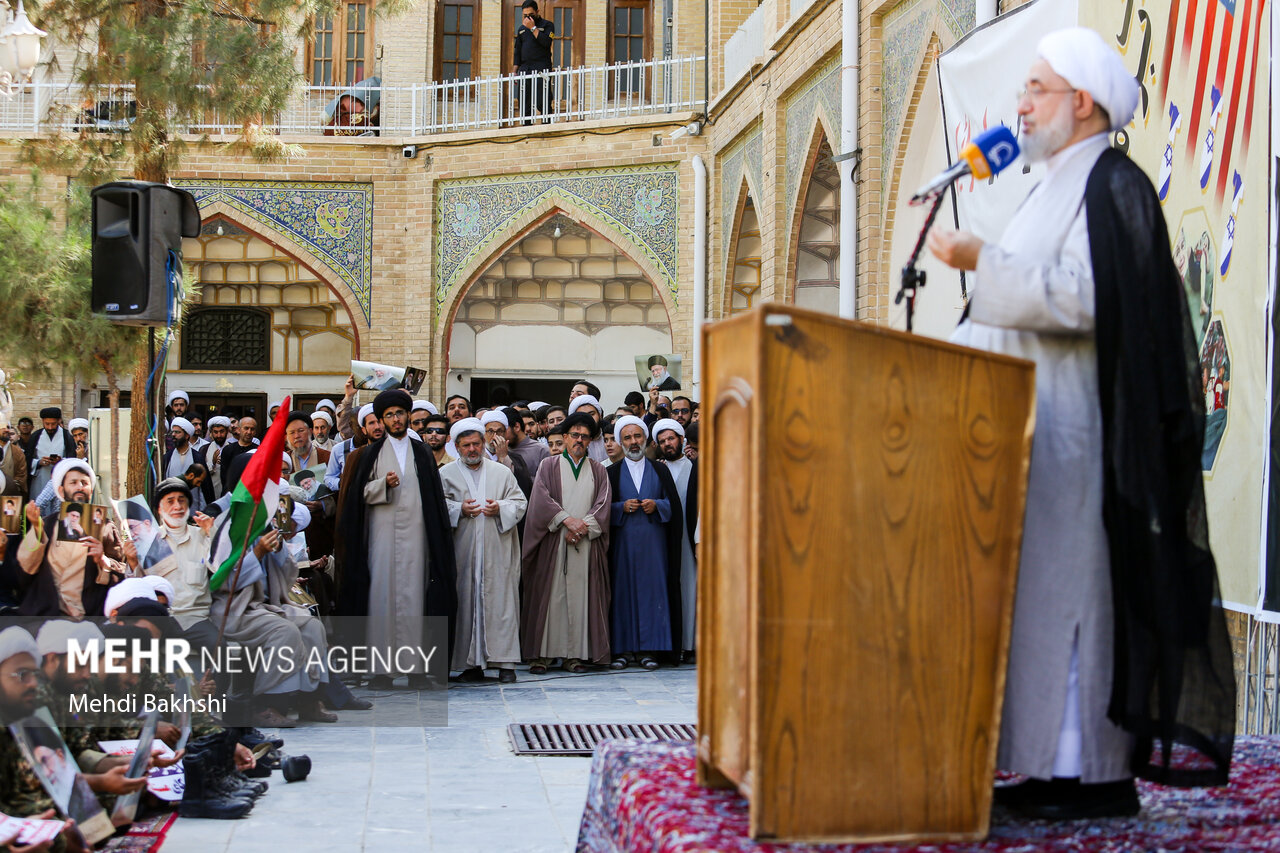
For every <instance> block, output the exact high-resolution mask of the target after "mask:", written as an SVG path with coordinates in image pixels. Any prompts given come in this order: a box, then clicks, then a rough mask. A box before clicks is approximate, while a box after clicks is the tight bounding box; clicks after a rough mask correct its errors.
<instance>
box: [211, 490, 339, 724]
mask: <svg viewBox="0 0 1280 853" xmlns="http://www.w3.org/2000/svg"><path fill="white" fill-rule="evenodd" d="M293 519H294V522H295V524H296V525H297V529H298V530H303V529H305V528H306V526H307V524H308V523H310V521H311V514H310V513H309V512H308V511H307V508H306V507H305V506H303V505H302V504H294V508H293ZM224 535H225V534H224ZM215 550H216V549H215ZM239 572H240V574H239V577H238V578H236V577H235V576H234V575H233V576H231V577H228V578H227V579H226V581H225V583H223V584H222V586H221V587H220V588H219V589H217V590H215V591H214V593H213V604H212V607H211V608H210V616H211V618H212V620H213V621H214V623H215V624H219V623H221V622H222V621H223V620H224V619H225V620H226V631H225V634H224V636H225V637H226V639H228V640H233V641H235V642H236V643H239V644H240V645H241V646H244V647H247V649H248V650H250V651H249V653H248V654H246V655H245V656H244V657H245V660H246V661H249V660H252V650H254V649H273V650H274V655H273V657H272V658H271V661H270V662H269V663H267V664H266V665H264V666H262V667H260V668H259V669H258V670H257V671H256V672H255V675H254V687H253V693H254V695H255V696H256V697H258V700H259V705H260V708H259V710H258V711H257V713H256V715H255V717H254V724H255V725H257V726H261V727H263V728H292V727H293V726H294V725H295V723H294V721H293V720H291V719H290V718H289V717H287V716H285V713H286V712H287V711H288V709H289V708H290V706H297V708H298V719H299V720H309V721H312V722H318V723H334V722H337V720H338V716H337V715H336V714H331V713H329V712H328V711H326V710H325V708H324V704H323V702H322V701H321V698H322V690H323V688H324V685H325V684H326V683H327V682H328V681H329V673H328V671H327V670H326V669H325V668H324V666H323V660H324V658H325V655H326V652H327V649H328V640H327V639H326V637H325V632H324V626H323V625H322V624H321V622H320V620H319V619H317V618H316V617H314V616H312V615H311V613H310V612H309V611H307V610H305V609H303V608H301V607H297V606H295V605H293V604H291V603H289V600H288V598H287V594H288V591H289V589H290V588H291V587H292V586H293V585H294V583H295V582H296V581H297V579H298V565H297V563H296V562H294V559H293V556H292V555H291V554H290V552H289V549H288V548H284V547H283V540H282V538H281V533H280V531H278V530H276V529H274V528H272V529H268V530H267V532H266V533H265V534H263V535H262V536H261V537H259V539H258V541H257V542H255V543H254V545H253V548H252V549H251V550H249V551H246V552H245V555H244V560H243V562H242V563H241V565H240V569H239ZM233 584H234V588H233V586H232V585H233Z"/></svg>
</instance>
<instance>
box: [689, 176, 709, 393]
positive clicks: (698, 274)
mask: <svg viewBox="0 0 1280 853" xmlns="http://www.w3.org/2000/svg"><path fill="white" fill-rule="evenodd" d="M693 220H694V221H693V365H692V367H693V371H692V376H693V394H694V397H695V398H696V397H697V395H698V391H699V390H700V389H701V387H702V327H703V325H704V324H705V323H706V322H707V166H706V164H705V163H703V162H702V155H701V154H695V155H694V156H693Z"/></svg>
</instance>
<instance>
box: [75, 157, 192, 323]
mask: <svg viewBox="0 0 1280 853" xmlns="http://www.w3.org/2000/svg"><path fill="white" fill-rule="evenodd" d="M92 199H93V296H92V301H91V306H92V309H93V312H94V313H95V314H103V315H105V316H106V317H107V319H109V320H111V321H112V322H116V323H121V324H124V325H130V326H161V327H163V326H166V325H168V323H169V322H170V319H171V317H172V313H173V310H172V309H173V302H174V300H175V299H176V298H177V293H178V291H180V290H181V283H182V238H183V237H198V236H200V209H199V208H198V207H197V206H196V200H195V197H194V196H193V195H191V193H189V192H187V191H186V190H180V189H177V188H176V187H171V186H167V185H165V184H155V183H148V182H145V181H115V182H113V183H109V184H103V185H102V186H99V187H95V188H94V189H93V192H92ZM170 274H172V275H173V277H174V278H173V286H172V287H171V286H170V280H169V277H170Z"/></svg>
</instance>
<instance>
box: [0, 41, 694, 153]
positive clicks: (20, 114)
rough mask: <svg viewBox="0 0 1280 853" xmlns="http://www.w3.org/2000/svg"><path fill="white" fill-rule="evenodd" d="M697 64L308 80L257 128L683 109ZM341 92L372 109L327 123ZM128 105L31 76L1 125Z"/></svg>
mask: <svg viewBox="0 0 1280 853" xmlns="http://www.w3.org/2000/svg"><path fill="white" fill-rule="evenodd" d="M704 65H705V59H704V58H703V57H701V56H690V57H680V58H676V59H662V60H653V61H650V62H624V63H616V64H613V65H601V66H594V67H583V68H557V69H552V70H550V71H540V72H535V73H533V74H506V75H503V76H501V77H484V78H478V79H472V80H462V81H454V82H448V83H415V84H410V85H404V86H381V87H377V88H357V89H350V88H347V87H340V86H308V87H304V88H302V89H300V90H299V91H298V92H297V93H296V94H295V96H294V97H293V99H292V100H291V102H290V103H289V105H288V106H287V107H285V109H283V110H281V111H280V112H279V113H277V114H274V115H270V116H265V117H264V120H263V121H262V123H261V127H262V129H263V130H264V131H266V132H270V133H279V134H291V135H303V136H306V135H313V136H320V135H325V136H330V135H338V136H360V135H382V136H396V137H400V136H426V135H430V134H436V133H457V132H466V131H481V130H494V129H500V128H506V127H516V126H519V125H523V124H532V125H540V124H545V123H550V124H561V123H565V122H578V121H592V120H602V119H618V118H634V117H643V116H654V115H661V114H663V113H680V112H689V111H692V110H695V109H699V108H701V106H702V99H703V97H704V93H703V68H704ZM344 95H349V96H351V97H352V98H354V99H356V100H360V101H361V105H364V104H366V103H367V104H370V105H372V106H371V107H370V109H369V111H368V112H366V113H365V118H364V119H357V120H356V121H355V122H353V123H352V124H344V125H342V126H336V127H335V124H334V122H335V120H336V119H335V117H334V116H333V115H332V114H331V112H330V109H329V108H331V107H332V106H333V104H334V102H335V100H336V99H338V98H341V97H342V96H344ZM525 104H528V107H529V108H526V107H525V106H524V105H525ZM135 111H136V104H135V103H134V101H133V92H132V87H130V86H113V87H110V88H104V89H101V90H98V91H96V92H95V94H94V96H93V97H89V98H86V97H85V93H84V91H83V90H82V89H81V88H80V87H78V86H76V85H74V84H71V83H65V82H37V83H32V84H29V85H27V86H26V87H25V88H24V89H23V90H22V91H21V92H19V93H18V94H16V95H14V97H13V98H12V99H9V100H5V99H3V98H0V131H8V132H18V133H40V132H42V131H53V130H61V131H64V132H77V131H83V132H95V133H121V132H127V131H128V129H129V125H130V124H131V122H132V120H133V114H134V112H135ZM369 113H372V114H373V115H374V117H375V118H374V119H373V120H372V121H369V120H368V115H369ZM343 114H344V113H342V112H339V113H338V115H343ZM187 131H188V132H190V133H193V134H201V135H203V134H209V135H215V136H216V135H220V134H236V133H239V132H240V126H239V125H238V124H232V123H231V122H230V121H228V120H226V119H223V118H222V117H220V116H218V115H209V116H207V117H206V118H205V120H203V121H197V122H193V123H192V124H191V125H190V126H189V127H188V128H187Z"/></svg>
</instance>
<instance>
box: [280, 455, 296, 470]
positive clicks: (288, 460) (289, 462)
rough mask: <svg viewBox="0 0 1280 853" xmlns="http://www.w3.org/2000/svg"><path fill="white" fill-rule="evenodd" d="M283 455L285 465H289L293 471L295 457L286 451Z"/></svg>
mask: <svg viewBox="0 0 1280 853" xmlns="http://www.w3.org/2000/svg"><path fill="white" fill-rule="evenodd" d="M282 455H283V456H284V464H285V467H287V468H288V469H289V470H290V471H292V470H293V457H292V456H290V455H289V454H288V453H285V454H282Z"/></svg>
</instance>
